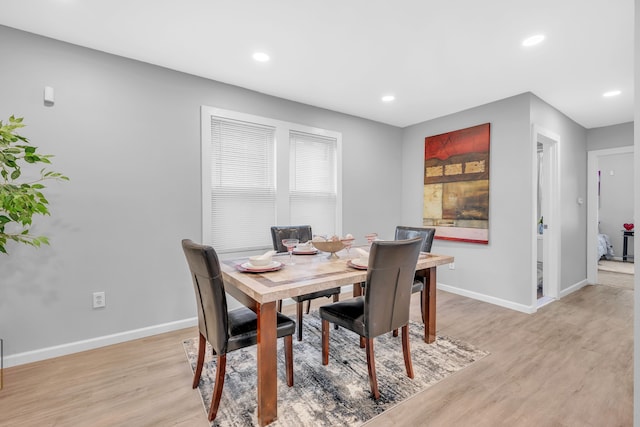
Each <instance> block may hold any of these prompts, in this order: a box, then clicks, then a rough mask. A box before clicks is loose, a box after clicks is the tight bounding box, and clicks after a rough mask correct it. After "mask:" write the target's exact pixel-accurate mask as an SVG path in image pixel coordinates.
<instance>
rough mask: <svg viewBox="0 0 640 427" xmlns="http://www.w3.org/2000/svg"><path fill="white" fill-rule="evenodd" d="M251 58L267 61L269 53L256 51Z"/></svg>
mask: <svg viewBox="0 0 640 427" xmlns="http://www.w3.org/2000/svg"><path fill="white" fill-rule="evenodd" d="M253 59H255V60H256V61H258V62H267V61H268V60H269V55H267V54H266V53H264V52H256V53H254V54H253Z"/></svg>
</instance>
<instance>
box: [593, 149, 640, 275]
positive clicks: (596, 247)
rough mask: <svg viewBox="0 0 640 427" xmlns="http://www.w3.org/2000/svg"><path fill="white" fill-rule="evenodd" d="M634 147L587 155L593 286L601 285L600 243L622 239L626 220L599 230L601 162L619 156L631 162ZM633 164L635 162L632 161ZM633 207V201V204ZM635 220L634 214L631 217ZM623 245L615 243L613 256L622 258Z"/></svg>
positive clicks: (610, 171)
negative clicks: (599, 276)
mask: <svg viewBox="0 0 640 427" xmlns="http://www.w3.org/2000/svg"><path fill="white" fill-rule="evenodd" d="M633 152H634V147H633V146H627V147H618V148H609V149H603V150H593V151H589V152H588V153H587V196H588V203H587V242H588V244H587V282H588V283H591V284H596V283H599V281H598V260H599V259H600V257H601V256H600V254H601V252H602V251H601V250H600V247H601V245H600V242H601V241H602V240H605V241H606V240H607V239H606V238H605V237H604V236H607V237H610V238H611V239H614V240H619V239H621V235H622V231H621V230H622V223H623V222H625V221H624V220H618V221H617V222H619V223H620V224H618V223H617V222H616V224H615V227H614V228H612V229H610V230H609V231H608V232H607V230H604V232H603V233H601V230H600V228H599V222H600V218H599V216H600V214H599V205H600V193H599V192H600V176H599V171H600V169H601V167H600V166H601V162H602V161H603V160H604V159H606V158H607V157H611V156H617V155H629V156H631V160H632V157H633ZM631 163H633V161H631ZM602 173H604V174H610V173H615V171H613V170H605V171H602ZM630 187H631V188H629V189H628V191H626V193H627V194H629V197H631V198H632V199H633V185H632V184H631V185H630ZM631 205H632V206H633V201H632V202H631ZM630 216H631V217H632V218H633V213H632V214H631V215H630ZM613 233H620V236H619V235H617V234H616V235H615V236H614V235H613ZM609 234H611V236H609ZM621 246H622V245H621V244H620V243H619V242H618V243H616V242H614V246H613V256H614V257H616V258H620V259H621V257H622V252H621Z"/></svg>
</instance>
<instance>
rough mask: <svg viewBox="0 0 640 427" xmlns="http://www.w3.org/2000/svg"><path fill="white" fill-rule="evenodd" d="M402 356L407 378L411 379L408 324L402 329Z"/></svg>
mask: <svg viewBox="0 0 640 427" xmlns="http://www.w3.org/2000/svg"><path fill="white" fill-rule="evenodd" d="M402 354H403V355H404V366H405V367H406V368H407V376H408V377H409V378H411V379H413V364H412V363H411V349H410V348H409V324H406V325H404V326H403V327H402Z"/></svg>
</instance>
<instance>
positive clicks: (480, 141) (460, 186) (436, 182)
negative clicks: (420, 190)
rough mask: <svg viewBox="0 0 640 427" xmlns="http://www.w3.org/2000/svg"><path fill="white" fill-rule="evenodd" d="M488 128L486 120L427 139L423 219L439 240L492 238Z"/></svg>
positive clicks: (489, 135)
mask: <svg viewBox="0 0 640 427" xmlns="http://www.w3.org/2000/svg"><path fill="white" fill-rule="evenodd" d="M490 130H491V125H490V124H489V123H485V124H482V125H478V126H473V127H470V128H466V129H460V130H456V131H453V132H447V133H443V134H440V135H434V136H428V137H426V138H425V141H424V199H423V214H422V222H423V225H424V226H425V227H434V228H435V229H436V234H435V238H436V239H441V240H454V241H462V242H471V243H482V244H488V243H489V145H490V139H491V138H490V137H491V133H490Z"/></svg>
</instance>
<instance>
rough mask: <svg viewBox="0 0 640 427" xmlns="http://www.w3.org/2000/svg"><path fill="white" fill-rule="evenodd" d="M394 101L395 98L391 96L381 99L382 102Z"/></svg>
mask: <svg viewBox="0 0 640 427" xmlns="http://www.w3.org/2000/svg"><path fill="white" fill-rule="evenodd" d="M395 99H396V97H395V96H393V95H385V96H383V97H382V100H383V101H384V102H391V101H394V100H395Z"/></svg>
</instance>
